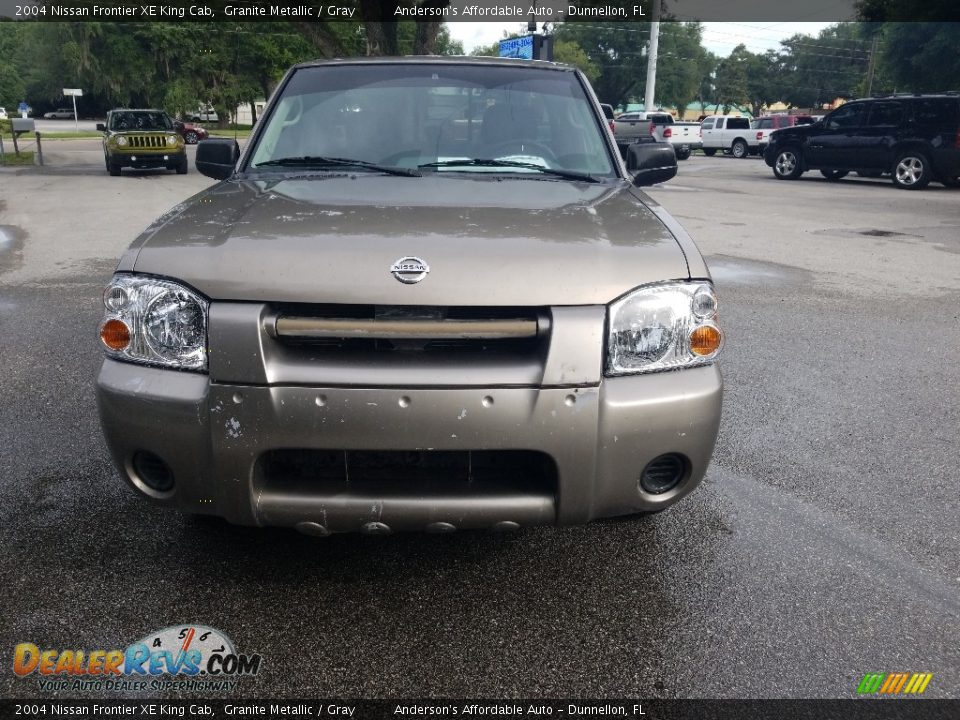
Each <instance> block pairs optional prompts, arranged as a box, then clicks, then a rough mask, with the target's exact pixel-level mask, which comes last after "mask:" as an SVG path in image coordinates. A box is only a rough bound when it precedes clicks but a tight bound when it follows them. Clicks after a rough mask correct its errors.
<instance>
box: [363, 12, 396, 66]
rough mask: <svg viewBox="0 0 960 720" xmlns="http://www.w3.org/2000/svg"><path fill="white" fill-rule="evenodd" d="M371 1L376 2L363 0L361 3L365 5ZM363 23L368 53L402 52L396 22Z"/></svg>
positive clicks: (387, 53)
mask: <svg viewBox="0 0 960 720" xmlns="http://www.w3.org/2000/svg"><path fill="white" fill-rule="evenodd" d="M371 3H373V4H375V0H361V3H360V4H361V7H365V6H367V5H368V4H371ZM371 14H372V13H371ZM363 25H364V28H365V29H366V31H367V55H399V54H400V44H399V42H398V41H397V24H396V23H395V22H365V23H364V24H363Z"/></svg>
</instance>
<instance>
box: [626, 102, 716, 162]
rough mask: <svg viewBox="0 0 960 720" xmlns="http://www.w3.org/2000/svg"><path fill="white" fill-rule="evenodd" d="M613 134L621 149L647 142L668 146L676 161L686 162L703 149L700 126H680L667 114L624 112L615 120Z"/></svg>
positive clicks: (695, 124) (694, 124) (681, 123)
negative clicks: (691, 155)
mask: <svg viewBox="0 0 960 720" xmlns="http://www.w3.org/2000/svg"><path fill="white" fill-rule="evenodd" d="M614 135H615V136H616V138H617V145H618V146H620V147H621V150H622V149H623V148H624V147H626V146H627V145H629V144H630V143H634V142H643V141H644V140H654V141H658V142H665V143H669V144H670V145H672V146H673V150H674V152H675V153H676V156H677V160H686V159H687V158H689V157H690V153H692V152H693V151H694V150H697V149H699V148H700V146H701V141H700V125H699V123H686V122H680V123H678V122H676V121H675V120H674V119H673V115H671V114H670V113H667V112H650V113H645V112H629V113H623V114H621V115H620V116H619V117H618V118H617V119H616V128H615V129H614Z"/></svg>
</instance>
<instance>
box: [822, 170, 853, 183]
mask: <svg viewBox="0 0 960 720" xmlns="http://www.w3.org/2000/svg"><path fill="white" fill-rule="evenodd" d="M820 174H821V175H823V176H824V177H825V178H826V179H827V180H830V181H831V182H836V181H837V180H841V179H843V178H845V177H846V176H847V175H849V174H850V171H849V170H821V171H820Z"/></svg>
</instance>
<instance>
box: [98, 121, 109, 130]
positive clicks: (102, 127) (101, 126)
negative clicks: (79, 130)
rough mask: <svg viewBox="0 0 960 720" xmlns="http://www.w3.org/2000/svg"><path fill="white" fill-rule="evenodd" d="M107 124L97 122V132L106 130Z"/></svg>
mask: <svg viewBox="0 0 960 720" xmlns="http://www.w3.org/2000/svg"><path fill="white" fill-rule="evenodd" d="M106 131H107V126H106V125H104V124H103V123H97V132H106Z"/></svg>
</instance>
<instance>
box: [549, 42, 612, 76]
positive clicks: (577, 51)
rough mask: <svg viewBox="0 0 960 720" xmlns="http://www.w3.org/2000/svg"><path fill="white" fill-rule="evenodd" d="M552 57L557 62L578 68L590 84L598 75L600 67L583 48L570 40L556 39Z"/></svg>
mask: <svg viewBox="0 0 960 720" xmlns="http://www.w3.org/2000/svg"><path fill="white" fill-rule="evenodd" d="M553 59H554V61H556V62H558V63H566V64H567V65H573V66H574V67H576V68H579V69H580V71H581V72H582V73H583V74H584V75H586V76H587V80H589V81H590V84H591V85H592V84H593V83H594V82H596V80H597V78H598V77H600V68H598V67H597V66H596V65H595V64H594V63H593V62H592V61H591V60H590V58H589V57H588V56H587V54H586V53H585V52H584V51H583V48H582V47H580V46H579V45H577V43H575V42H574V41H572V40H560V39H558V40H556V41H555V42H554V46H553Z"/></svg>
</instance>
